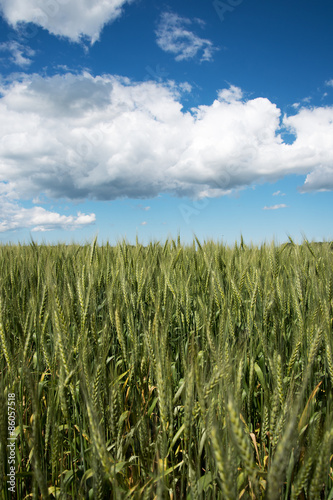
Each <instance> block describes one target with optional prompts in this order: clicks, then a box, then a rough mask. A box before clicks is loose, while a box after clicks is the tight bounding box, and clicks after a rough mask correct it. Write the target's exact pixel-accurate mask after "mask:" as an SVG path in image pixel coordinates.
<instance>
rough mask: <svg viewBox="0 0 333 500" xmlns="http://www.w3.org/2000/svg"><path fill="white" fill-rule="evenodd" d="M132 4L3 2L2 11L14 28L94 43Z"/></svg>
mask: <svg viewBox="0 0 333 500" xmlns="http://www.w3.org/2000/svg"><path fill="white" fill-rule="evenodd" d="M131 1H132V0H84V1H83V0H0V11H2V13H3V16H4V18H5V19H6V21H7V22H8V23H9V24H11V25H12V26H14V27H17V26H18V25H19V23H22V22H24V23H35V24H37V25H38V26H41V27H42V28H44V29H46V30H48V31H49V32H50V33H52V34H54V35H60V36H65V37H67V38H70V39H71V40H73V41H75V42H78V41H79V40H80V38H81V37H82V36H86V37H88V38H89V39H90V40H91V43H94V42H95V41H96V40H98V38H99V35H100V33H101V31H102V29H103V27H104V25H105V24H106V23H108V22H111V21H114V20H115V19H116V18H117V17H119V16H120V15H121V12H122V7H123V6H124V5H125V4H126V3H130V2H131Z"/></svg>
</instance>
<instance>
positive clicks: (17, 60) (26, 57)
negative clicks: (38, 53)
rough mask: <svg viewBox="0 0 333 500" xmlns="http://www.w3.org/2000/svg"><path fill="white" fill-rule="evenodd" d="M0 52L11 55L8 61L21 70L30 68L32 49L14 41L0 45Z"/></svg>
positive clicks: (33, 53) (33, 52)
mask: <svg viewBox="0 0 333 500" xmlns="http://www.w3.org/2000/svg"><path fill="white" fill-rule="evenodd" d="M0 52H9V53H10V55H11V57H10V61H11V62H12V63H14V64H16V65H17V66H20V67H21V68H27V67H28V66H30V64H31V63H32V59H31V57H33V56H34V55H35V51H34V50H33V49H31V48H30V47H28V46H26V45H22V44H21V43H19V42H17V41H15V40H11V41H9V42H3V43H0Z"/></svg>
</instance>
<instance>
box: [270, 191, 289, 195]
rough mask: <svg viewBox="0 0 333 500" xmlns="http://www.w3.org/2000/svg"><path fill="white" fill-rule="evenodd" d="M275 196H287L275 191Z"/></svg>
mask: <svg viewBox="0 0 333 500" xmlns="http://www.w3.org/2000/svg"><path fill="white" fill-rule="evenodd" d="M273 196H286V193H281V191H275V193H273Z"/></svg>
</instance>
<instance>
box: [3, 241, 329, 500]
mask: <svg viewBox="0 0 333 500" xmlns="http://www.w3.org/2000/svg"><path fill="white" fill-rule="evenodd" d="M332 323H333V245H332V244H330V243H323V244H314V243H308V242H307V241H304V242H303V243H302V244H301V245H296V244H294V243H293V242H292V241H290V242H289V243H288V244H285V245H283V246H277V245H274V244H272V245H267V244H266V245H262V246H261V247H255V246H251V247H248V246H246V245H245V244H244V243H243V241H241V243H240V244H238V245H237V244H235V246H234V247H228V246H224V245H222V244H217V243H213V242H206V243H204V244H202V245H201V244H200V242H199V241H197V240H196V241H194V242H193V244H192V245H188V246H185V245H182V244H181V242H180V241H179V240H178V241H167V242H166V243H165V244H161V243H157V242H156V243H151V244H149V245H148V246H146V247H144V246H142V245H141V244H139V243H138V242H137V244H136V245H134V246H131V245H129V244H126V243H125V242H123V243H119V244H118V245H117V246H114V247H111V246H110V245H108V244H105V245H103V246H98V245H97V242H96V240H95V241H94V242H93V243H92V244H91V245H82V246H79V245H69V246H66V245H58V246H47V245H37V244H35V243H31V244H30V245H26V246H24V245H17V246H16V245H8V246H7V245H2V246H0V348H1V349H0V374H1V375H0V385H1V388H0V407H1V409H2V411H1V413H0V446H1V447H0V492H1V493H0V499H1V500H2V499H9V498H12V494H11V491H9V490H8V484H9V483H7V481H8V474H9V451H8V450H9V448H8V432H9V431H8V429H9V428H10V424H11V423H12V422H13V419H14V420H15V426H14V427H15V436H14V437H15V491H16V495H17V498H19V499H24V498H33V499H39V498H43V499H44V498H50V499H52V498H59V499H81V498H82V499H88V498H90V499H94V500H100V499H104V498H105V499H109V498H110V499H125V498H135V499H141V498H142V499H154V498H157V499H164V498H165V499H183V498H185V499H212V500H214V499H223V500H224V499H226V500H228V499H230V500H234V499H238V498H242V499H244V500H245V499H261V498H266V499H268V500H278V499H285V500H287V499H293V500H296V499H303V500H305V499H314V500H318V499H332V498H333V469H332V467H333V462H332V453H333V398H332V387H333V329H332ZM10 398H12V399H13V398H14V400H15V412H14V413H15V416H14V417H8V415H9V406H8V405H9V401H10V400H11V399H10ZM7 406H8V412H7ZM10 418H11V419H12V420H10Z"/></svg>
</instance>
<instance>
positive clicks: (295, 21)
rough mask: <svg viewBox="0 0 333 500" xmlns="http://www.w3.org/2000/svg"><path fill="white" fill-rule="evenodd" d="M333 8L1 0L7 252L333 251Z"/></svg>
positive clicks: (1, 164)
mask: <svg viewBox="0 0 333 500" xmlns="http://www.w3.org/2000/svg"><path fill="white" fill-rule="evenodd" d="M332 22H333V3H332V1H331V0H320V2H318V1H317V0H306V1H304V0H302V1H301V0H279V1H275V0H272V1H269V2H267V0H223V1H222V0H191V2H189V1H186V0H183V1H181V2H179V1H178V2H176V1H175V0H170V1H163V2H161V1H158V0H84V1H83V0H0V68H1V69H0V242H18V241H20V242H28V241H30V239H31V238H33V239H34V240H35V241H40V242H42V241H44V242H51V243H55V242H57V241H66V242H70V241H77V242H85V241H90V240H91V239H92V238H93V237H94V236H96V235H98V238H99V241H100V242H101V243H102V242H103V241H104V242H105V241H106V240H109V241H110V242H111V243H115V242H117V241H119V240H121V239H122V238H126V239H127V240H128V241H129V242H133V241H135V238H136V236H138V238H139V241H141V242H143V243H147V242H148V241H150V240H162V241H163V240H165V239H166V238H167V237H176V236H177V235H178V234H180V237H181V239H182V241H183V242H191V241H192V239H193V235H194V234H196V235H197V237H199V238H200V239H201V240H204V239H209V238H213V239H215V240H223V241H225V242H227V243H229V244H233V242H234V241H235V240H239V239H240V235H241V234H242V235H243V237H244V240H245V241H246V242H251V241H252V242H253V243H261V242H263V241H271V240H272V239H275V241H277V242H283V241H285V240H286V239H287V238H288V235H290V236H291V237H292V238H294V239H295V240H298V241H301V240H302V235H304V236H306V237H307V238H308V239H309V240H312V239H315V240H318V241H319V240H323V239H326V240H330V239H332V238H333V225H332V222H331V221H332V213H333V210H332V209H333V192H332V191H333V59H332V54H333V31H332Z"/></svg>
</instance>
